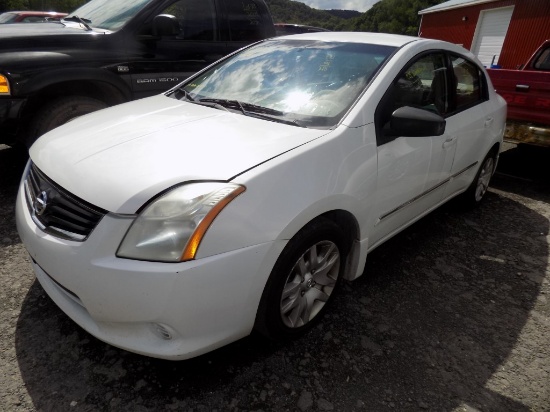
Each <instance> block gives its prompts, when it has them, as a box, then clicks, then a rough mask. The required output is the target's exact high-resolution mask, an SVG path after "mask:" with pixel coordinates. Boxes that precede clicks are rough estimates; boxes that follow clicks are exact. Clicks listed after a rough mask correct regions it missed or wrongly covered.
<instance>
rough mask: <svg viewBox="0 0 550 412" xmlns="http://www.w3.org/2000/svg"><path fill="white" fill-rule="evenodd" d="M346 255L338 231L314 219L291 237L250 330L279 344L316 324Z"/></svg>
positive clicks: (267, 285)
mask: <svg viewBox="0 0 550 412" xmlns="http://www.w3.org/2000/svg"><path fill="white" fill-rule="evenodd" d="M345 253H346V242H345V240H344V234H343V232H342V230H341V229H340V228H339V227H338V226H337V225H336V224H335V223H334V222H332V221H330V220H328V219H324V218H319V219H317V220H316V221H314V222H312V223H311V224H310V225H308V226H306V227H305V228H304V229H302V230H301V231H300V232H298V233H297V234H296V236H294V237H293V238H292V239H291V240H290V241H289V243H288V244H287V246H286V247H285V249H284V250H283V252H282V253H281V256H280V257H279V259H278V260H277V263H276V264H275V266H274V268H273V270H272V272H271V275H270V277H269V279H268V282H267V284H266V287H265V289H264V293H263V295H262V299H261V302H260V307H259V310H258V314H257V316H256V325H255V328H256V330H258V331H259V332H260V333H262V334H263V335H264V336H267V337H268V338H271V339H274V340H284V339H288V338H293V337H295V336H298V335H300V334H302V333H304V332H305V331H307V330H308V329H310V328H311V327H312V326H313V325H315V323H317V322H318V321H319V319H320V318H321V315H322V314H323V312H324V310H325V309H326V306H327V304H328V303H329V301H330V300H331V299H332V298H333V296H334V294H335V291H336V290H337V288H338V285H339V283H340V280H341V277H342V274H343V271H344V261H345Z"/></svg>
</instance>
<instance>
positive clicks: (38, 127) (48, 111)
mask: <svg viewBox="0 0 550 412" xmlns="http://www.w3.org/2000/svg"><path fill="white" fill-rule="evenodd" d="M106 107H107V105H106V104H105V103H104V102H102V101H101V100H97V99H93V98H91V97H86V96H68V97H61V98H58V99H56V100H53V101H52V102H51V103H49V104H47V105H45V106H43V107H42V108H41V109H39V110H38V112H37V114H36V116H35V117H34V119H33V121H32V122H31V125H30V127H29V130H28V131H27V134H26V136H25V139H24V143H25V145H26V146H27V147H31V145H32V144H33V143H34V142H35V140H36V139H38V138H39V137H40V136H42V135H43V134H44V133H46V132H49V131H50V130H52V129H55V128H56V127H58V126H61V125H62V124H65V123H67V122H69V121H71V120H73V119H76V118H77V117H80V116H83V115H85V114H88V113H91V112H95V111H96V110H100V109H104V108H106Z"/></svg>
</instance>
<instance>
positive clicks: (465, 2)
mask: <svg viewBox="0 0 550 412" xmlns="http://www.w3.org/2000/svg"><path fill="white" fill-rule="evenodd" d="M495 1H499V0H450V1H446V2H444V3H441V4H438V5H437V6H433V7H429V8H427V9H424V10H420V11H419V12H418V14H429V13H436V12H439V11H447V10H453V9H460V8H463V7H469V6H477V5H478V4H483V3H493V2H495Z"/></svg>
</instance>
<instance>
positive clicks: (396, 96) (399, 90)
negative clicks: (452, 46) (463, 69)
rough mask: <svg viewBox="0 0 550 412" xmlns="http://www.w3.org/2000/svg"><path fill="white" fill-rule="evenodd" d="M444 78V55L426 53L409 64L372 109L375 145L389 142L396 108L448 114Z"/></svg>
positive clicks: (447, 77)
mask: <svg viewBox="0 0 550 412" xmlns="http://www.w3.org/2000/svg"><path fill="white" fill-rule="evenodd" d="M448 79H449V76H448V75H447V66H446V55H445V54H444V53H432V54H426V55H423V56H422V57H420V58H418V59H417V60H415V61H414V62H413V63H411V64H409V66H407V68H406V69H405V70H404V71H403V72H402V73H401V75H399V77H397V79H395V80H394V81H393V83H392V85H391V86H390V88H389V89H388V91H387V92H386V94H385V95H384V97H383V98H382V101H381V102H380V104H379V105H378V108H377V109H376V114H375V118H376V120H375V122H376V130H377V137H378V140H379V144H383V143H385V142H387V141H389V140H391V131H390V130H389V123H390V119H391V115H392V113H393V112H394V111H395V110H397V109H399V108H400V107H404V106H411V107H416V108H419V109H423V110H427V111H430V112H433V113H436V114H439V115H441V116H444V115H446V114H447V113H448V112H450V110H451V103H450V99H449V85H448V81H449V80H448Z"/></svg>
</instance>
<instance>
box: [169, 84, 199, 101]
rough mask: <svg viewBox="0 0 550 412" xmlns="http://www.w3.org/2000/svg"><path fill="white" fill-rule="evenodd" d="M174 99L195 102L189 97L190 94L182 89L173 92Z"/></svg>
mask: <svg viewBox="0 0 550 412" xmlns="http://www.w3.org/2000/svg"><path fill="white" fill-rule="evenodd" d="M174 97H175V98H176V99H178V100H181V99H185V100H187V101H188V102H194V101H195V99H193V97H191V94H190V93H189V92H188V91H187V90H185V89H184V88H183V87H178V88H177V89H176V90H175V91H174Z"/></svg>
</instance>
